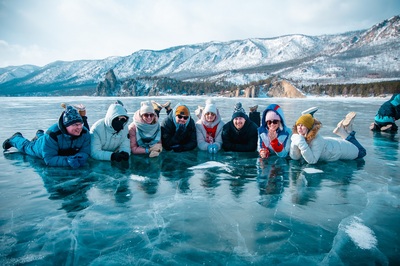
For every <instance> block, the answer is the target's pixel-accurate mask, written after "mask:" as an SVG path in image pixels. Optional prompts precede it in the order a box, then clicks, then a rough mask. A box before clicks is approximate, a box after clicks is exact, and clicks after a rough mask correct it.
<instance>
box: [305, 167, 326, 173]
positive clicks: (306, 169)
mask: <svg viewBox="0 0 400 266" xmlns="http://www.w3.org/2000/svg"><path fill="white" fill-rule="evenodd" d="M303 171H304V172H305V173H307V174H319V173H323V172H324V171H322V170H320V169H315V168H304V169H303Z"/></svg>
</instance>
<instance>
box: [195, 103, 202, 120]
mask: <svg viewBox="0 0 400 266" xmlns="http://www.w3.org/2000/svg"><path fill="white" fill-rule="evenodd" d="M203 109H204V107H202V106H200V105H197V109H196V110H195V111H194V113H195V115H196V116H197V118H198V119H201V115H202V113H203Z"/></svg>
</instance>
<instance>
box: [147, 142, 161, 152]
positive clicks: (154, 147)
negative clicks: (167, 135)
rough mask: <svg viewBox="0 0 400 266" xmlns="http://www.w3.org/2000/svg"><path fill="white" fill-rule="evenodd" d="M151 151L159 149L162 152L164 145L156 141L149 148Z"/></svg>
mask: <svg viewBox="0 0 400 266" xmlns="http://www.w3.org/2000/svg"><path fill="white" fill-rule="evenodd" d="M149 151H150V152H152V151H157V152H158V153H160V152H162V145H161V144H160V143H156V144H154V145H153V146H151V147H150V149H149Z"/></svg>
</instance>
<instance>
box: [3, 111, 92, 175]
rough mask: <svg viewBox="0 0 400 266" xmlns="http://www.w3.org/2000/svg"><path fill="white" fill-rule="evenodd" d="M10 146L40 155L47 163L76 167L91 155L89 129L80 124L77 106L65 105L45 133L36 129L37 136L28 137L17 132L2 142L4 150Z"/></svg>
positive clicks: (80, 118)
mask: <svg viewBox="0 0 400 266" xmlns="http://www.w3.org/2000/svg"><path fill="white" fill-rule="evenodd" d="M11 147H15V148H16V149H17V150H19V151H20V152H22V153H25V154H28V155H31V156H35V157H38V158H41V159H43V160H44V162H45V164H46V165H48V166H70V167H72V168H78V167H80V166H83V165H85V163H86V161H87V159H88V158H89V156H90V133H89V130H88V129H87V128H85V127H84V126H83V120H82V117H81V116H80V115H79V113H78V110H76V109H75V108H74V107H72V106H70V105H68V106H66V108H65V111H63V112H62V114H61V116H60V118H59V120H58V123H56V124H54V125H52V126H51V127H50V128H49V129H48V130H47V132H46V133H44V132H43V131H42V130H38V131H37V133H36V137H35V138H34V139H33V140H28V139H26V138H24V137H23V136H22V134H21V133H20V132H17V133H15V134H14V135H12V136H11V137H10V138H9V139H6V140H5V141H4V142H3V149H4V150H5V151H6V150H8V149H10V148H11Z"/></svg>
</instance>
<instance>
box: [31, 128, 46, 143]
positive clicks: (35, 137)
mask: <svg viewBox="0 0 400 266" xmlns="http://www.w3.org/2000/svg"><path fill="white" fill-rule="evenodd" d="M43 134H44V131H43V130H41V129H39V130H38V131H36V134H35V136H34V137H33V139H32V140H31V141H35V140H37V139H38V138H40V137H41V136H43Z"/></svg>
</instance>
